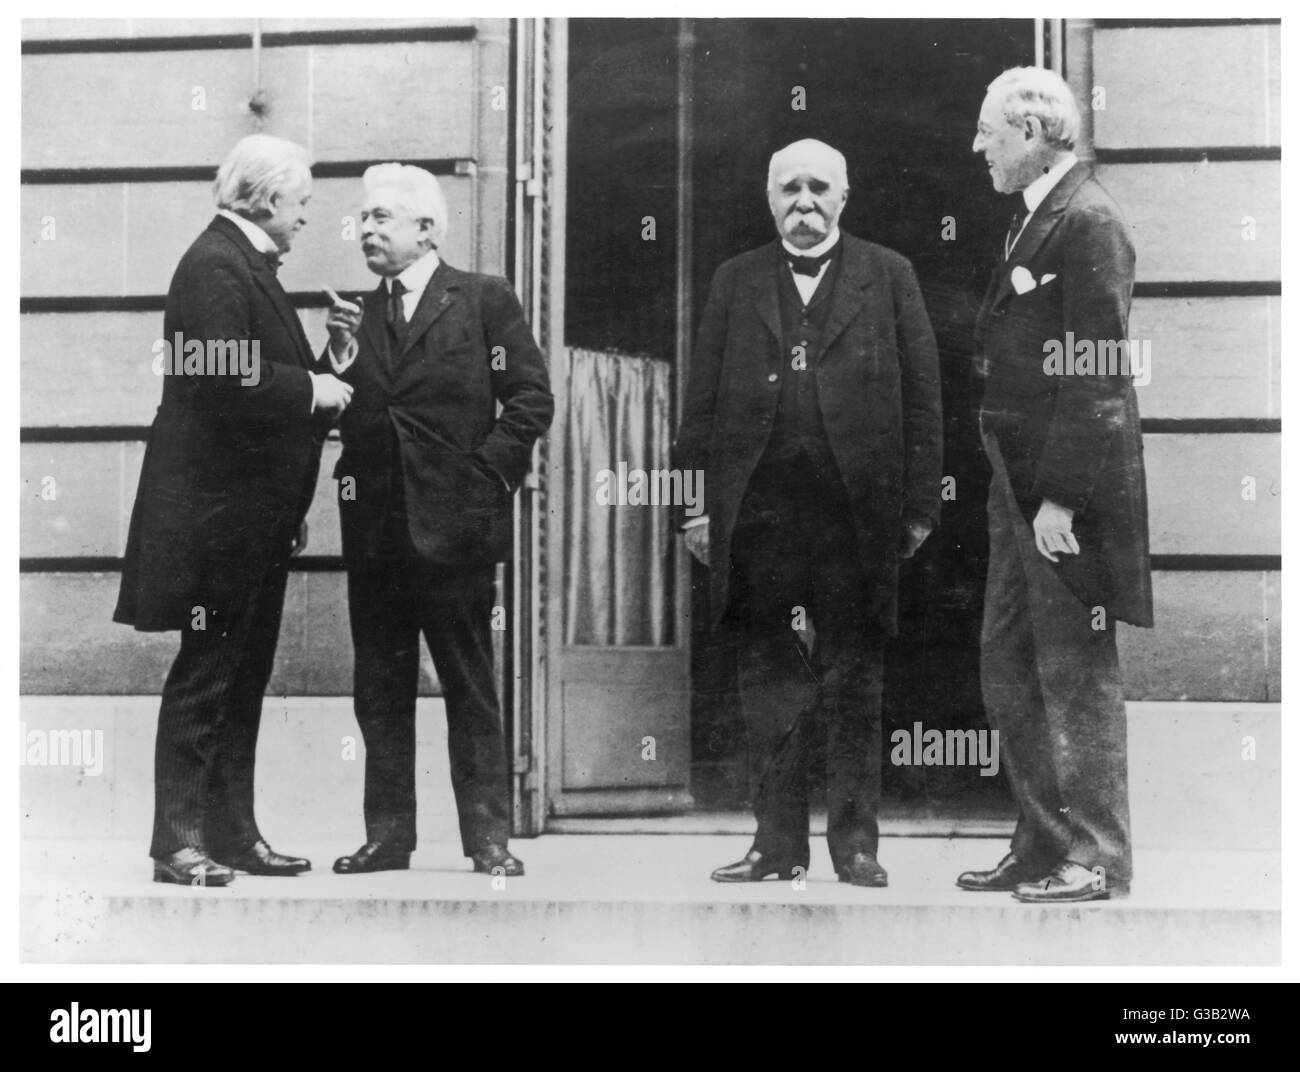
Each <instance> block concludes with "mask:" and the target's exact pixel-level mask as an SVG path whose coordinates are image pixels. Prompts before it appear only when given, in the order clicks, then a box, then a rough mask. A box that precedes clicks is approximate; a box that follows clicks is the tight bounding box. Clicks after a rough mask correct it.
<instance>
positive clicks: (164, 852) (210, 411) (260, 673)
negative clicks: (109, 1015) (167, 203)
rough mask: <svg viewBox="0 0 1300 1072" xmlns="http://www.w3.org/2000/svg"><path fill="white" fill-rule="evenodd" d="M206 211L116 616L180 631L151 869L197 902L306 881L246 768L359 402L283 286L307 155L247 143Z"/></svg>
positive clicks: (167, 339) (176, 305)
mask: <svg viewBox="0 0 1300 1072" xmlns="http://www.w3.org/2000/svg"><path fill="white" fill-rule="evenodd" d="M214 194H215V199H216V202H217V205H218V209H219V211H218V213H217V216H216V218H215V219H214V220H213V221H212V222H211V223H210V224H209V225H208V227H207V229H206V230H205V231H204V232H203V233H202V234H201V235H199V237H198V239H196V240H195V242H194V244H193V245H191V246H190V248H189V249H188V250H187V251H186V253H185V255H184V256H183V257H182V258H181V261H180V264H179V266H178V267H177V269H176V273H175V274H174V275H173V276H172V281H171V286H170V287H169V288H168V291H167V305H166V309H165V312H164V314H163V340H162V343H161V344H160V346H155V348H154V353H155V355H156V358H157V357H162V358H164V360H163V361H162V362H160V363H159V365H160V367H161V369H162V371H164V372H165V373H166V374H167V375H166V377H165V379H164V380H163V390H162V404H161V405H160V406H159V407H158V413H157V416H156V417H155V418H154V422H153V427H152V429H151V430H150V433H149V444H148V446H147V448H146V449H145V456H144V466H143V469H142V471H141V473H140V485H139V490H138V492H137V494H136V500H135V508H134V510H133V511H132V515H131V527H130V533H129V537H128V540H127V549H126V557H125V560H124V562H123V568H122V583H121V591H120V594H119V598H118V603H117V608H116V610H115V611H114V614H113V618H114V620H115V621H118V622H124V623H126V624H129V625H134V626H135V628H136V629H139V630H145V631H161V630H171V629H179V630H180V631H181V646H180V652H179V653H178V654H177V656H176V661H175V662H174V663H173V664H172V668H171V672H170V673H169V674H168V675H167V680H166V683H165V684H164V686H163V693H162V705H161V708H160V710H159V713H158V735H157V742H156V746H155V760H154V762H155V774H154V791H155V804H154V828H153V844H152V847H151V848H150V855H151V856H152V857H153V859H154V878H155V880H156V881H159V882H174V883H181V884H185V885H203V886H224V885H226V884H228V883H229V882H230V881H231V880H232V879H233V877H234V871H235V870H242V871H247V872H249V873H251V874H261V875H296V874H298V873H300V872H302V871H306V870H308V869H309V868H310V866H311V865H310V863H309V862H308V861H307V860H305V859H302V858H300V857H289V856H283V855H281V854H279V853H277V852H274V851H272V849H271V848H270V846H269V845H268V844H267V843H266V840H265V839H264V838H263V837H262V835H261V833H260V832H259V830H258V826H257V821H256V819H255V818H254V816H253V760H254V755H255V752H256V748H257V731H258V725H259V722H260V719H261V711H262V694H263V693H264V692H265V690H266V683H267V680H268V678H269V677H270V674H271V668H272V664H273V662H274V659H275V647H276V641H277V639H278V636H279V631H280V614H281V610H282V608H283V605H284V592H285V583H286V579H287V576H288V570H289V557H290V554H292V553H296V551H299V550H301V548H302V544H303V542H304V540H305V528H304V527H303V518H304V516H305V515H306V512H307V507H308V506H309V505H310V502H311V496H312V492H313V491H314V490H315V486H316V473H317V469H318V468H319V465H320V450H321V443H322V442H323V439H324V436H325V433H326V432H327V431H328V428H329V424H330V423H331V421H332V420H333V419H334V418H335V417H336V416H337V415H338V414H339V413H340V412H341V411H342V410H343V409H344V408H345V407H346V405H347V402H348V399H349V398H350V396H351V394H352V388H351V387H349V386H348V385H347V384H345V383H343V382H342V381H341V380H339V379H338V378H336V377H335V376H334V375H333V374H332V373H331V372H329V370H328V368H326V369H324V370H323V371H322V370H321V369H320V368H319V363H318V362H317V360H316V359H315V357H314V356H313V353H312V350H311V347H310V346H309V345H308V343H307V339H306V337H305V336H304V335H303V330H302V325H301V323H300V322H299V320H298V316H297V314H296V312H295V311H294V308H293V306H292V304H290V302H289V298H288V296H287V295H286V294H285V292H284V290H283V288H282V287H281V286H280V283H279V280H278V279H277V278H276V268H277V267H278V265H279V259H280V256H281V255H282V254H284V253H287V252H288V251H289V249H290V247H291V246H292V244H293V239H294V236H295V235H296V234H297V233H298V231H299V230H300V229H301V228H302V227H303V226H304V225H305V224H306V219H305V217H304V212H305V209H306V205H307V201H308V199H309V198H310V197H311V169H310V167H309V166H308V162H307V157H306V154H305V153H304V151H303V150H302V148H301V147H300V146H298V145H295V144H293V143H292V142H288V141H284V140H283V139H280V138H274V137H271V136H269V135H260V134H258V135H252V136H250V137H248V138H245V139H244V140H243V141H241V142H240V143H239V144H238V145H236V146H235V148H234V149H233V150H232V151H231V153H230V155H229V156H227V157H226V159H225V161H224V162H223V163H222V165H221V167H220V169H219V170H218V172H217V180H216V184H215V187H214ZM160 348H161V349H162V351H163V352H162V353H161V354H159V349H160ZM156 358H155V360H156ZM156 367H159V366H156Z"/></svg>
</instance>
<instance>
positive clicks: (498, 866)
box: [470, 842, 524, 878]
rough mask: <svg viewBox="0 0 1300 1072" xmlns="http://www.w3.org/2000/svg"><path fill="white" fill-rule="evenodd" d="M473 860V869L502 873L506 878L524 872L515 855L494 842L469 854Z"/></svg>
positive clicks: (516, 876)
mask: <svg viewBox="0 0 1300 1072" xmlns="http://www.w3.org/2000/svg"><path fill="white" fill-rule="evenodd" d="M470 859H471V860H473V861H474V870H475V871H481V872H483V873H484V874H487V875H504V876H505V877H506V878H518V877H519V876H520V875H522V874H523V873H524V864H523V861H522V860H520V859H519V858H518V857H517V856H511V855H510V850H509V849H507V848H506V847H505V846H504V845H498V844H496V843H495V842H493V843H491V844H489V845H484V846H483V848H481V849H479V850H478V852H476V853H474V854H473V855H471V856H470Z"/></svg>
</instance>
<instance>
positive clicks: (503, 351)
mask: <svg viewBox="0 0 1300 1072" xmlns="http://www.w3.org/2000/svg"><path fill="white" fill-rule="evenodd" d="M1112 6H1113V5H1112ZM463 8H464V10H465V11H466V12H467V13H465V14H460V15H458V14H447V13H446V12H445V11H443V10H442V9H441V8H430V9H428V10H432V11H434V14H433V15H431V16H425V15H422V14H419V13H418V9H417V13H410V12H408V13H406V14H403V15H400V16H397V15H383V16H381V15H375V16H374V17H371V16H369V15H365V14H362V15H359V16H358V15H356V14H355V13H354V14H349V15H348V16H347V17H343V15H342V13H340V15H339V17H326V16H327V13H325V12H322V11H321V10H320V9H316V10H315V11H311V12H310V15H308V14H306V13H301V12H300V13H298V14H291V15H284V16H275V17H272V16H269V15H260V16H257V17H227V16H226V15H224V14H223V13H222V12H221V11H220V10H219V9H212V10H211V12H210V13H205V14H202V15H200V14H199V13H197V12H194V13H191V12H185V13H184V17H148V18H117V17H109V16H107V15H104V14H100V13H96V14H95V15H94V16H90V15H84V16H77V17H71V16H64V17H30V13H29V15H28V17H24V18H22V19H21V22H20V24H19V33H20V38H21V40H20V46H21V47H20V53H21V54H20V57H19V60H20V62H19V69H18V72H17V78H18V79H19V80H20V85H21V90H20V95H21V120H20V131H19V132H18V136H19V141H18V146H17V155H19V157H20V159H21V166H20V171H21V181H20V187H19V215H20V258H19V266H18V279H17V289H18V291H19V295H18V305H19V312H18V316H17V321H18V322H17V343H18V347H19V353H18V359H19V362H18V363H19V368H20V377H21V380H20V392H19V393H18V395H19V397H18V399H17V401H16V408H17V409H18V411H19V412H18V422H19V428H18V433H19V434H18V437H17V438H18V443H17V454H18V469H19V481H20V492H21V501H20V509H19V518H18V537H17V540H18V544H19V548H18V554H19V577H18V585H17V591H16V593H15V594H14V596H13V608H12V610H11V618H12V619H13V620H14V621H15V622H16V628H17V635H16V640H15V644H14V647H16V649H17V660H16V663H17V667H16V677H17V682H16V685H17V688H16V692H17V696H16V698H15V706H16V708H17V712H18V721H19V727H18V728H17V741H18V752H19V755H18V767H19V770H18V775H17V787H16V788H17V798H18V799H17V805H18V823H17V838H18V840H17V843H16V845H15V846H14V849H13V853H12V856H11V859H12V860H13V861H14V864H15V866H14V867H13V868H12V870H13V877H12V879H11V885H12V886H14V887H15V888H16V892H17V898H16V900H17V914H18V919H17V952H16V960H17V962H18V965H19V966H20V967H23V968H28V969H31V968H34V967H37V966H45V967H46V968H48V969H49V970H51V971H54V970H58V971H60V972H62V973H63V976H62V977H69V978H71V977H76V973H77V971H83V972H84V971H89V970H92V968H93V967H94V966H105V965H117V966H136V967H142V966H158V965H174V966H182V967H183V968H184V969H186V970H187V971H188V973H189V974H190V975H193V973H194V971H195V970H196V969H200V968H202V969H214V970H215V969H217V968H219V967H220V966H229V965H244V966H266V967H271V966H285V967H288V968H295V969H298V970H299V971H309V970H310V969H311V966H313V965H321V966H324V965H333V966H336V967H337V966H352V967H353V968H356V969H361V968H363V967H365V966H372V967H373V966H389V967H390V968H391V969H393V970H394V971H396V970H398V969H412V970H414V969H415V968H420V969H421V970H423V969H426V968H427V969H431V970H432V969H439V968H446V967H447V966H454V965H461V966H477V967H480V968H490V967H494V966H495V967H499V966H507V965H513V966H521V967H524V968H534V969H537V968H545V967H551V966H576V967H577V968H586V969H593V970H594V969H599V968H602V967H608V966H615V965H643V966H659V967H664V968H677V969H682V970H687V969H692V970H694V969H699V970H704V969H712V968H731V969H736V968H746V967H754V968H759V967H764V968H769V969H771V968H777V969H780V968H783V967H789V968H794V967H804V968H815V969H828V970H829V969H841V968H871V969H882V970H902V969H918V970H920V969H924V970H926V971H929V970H935V971H940V970H942V969H969V968H975V967H982V968H989V969H1018V970H1020V971H1021V972H1022V977H1026V976H1025V974H1024V973H1032V972H1034V971H1039V970H1042V971H1044V972H1047V971H1049V970H1050V971H1057V972H1058V973H1059V972H1060V971H1061V970H1063V969H1095V968H1103V967H1104V968H1108V969H1116V970H1129V969H1165V970H1169V971H1170V973H1171V975H1173V974H1176V973H1174V972H1173V969H1183V970H1185V971H1191V972H1192V973H1193V975H1194V973H1195V972H1196V971H1197V970H1205V971H1207V972H1208V971H1211V970H1218V969H1242V970H1252V971H1253V970H1263V969H1281V968H1284V967H1285V963H1286V960H1287V958H1286V957H1285V956H1284V949H1283V925H1282V904H1283V883H1282V867H1283V848H1284V836H1283V830H1284V826H1283V813H1284V807H1283V791H1284V780H1285V775H1286V773H1287V772H1285V771H1284V762H1283V746H1282V741H1283V727H1282V722H1283V709H1282V667H1283V661H1284V660H1283V650H1282V643H1281V605H1282V590H1281V576H1282V574H1281V566H1282V498H1281V491H1282V488H1281V480H1282V436H1281V431H1282V419H1281V418H1282V404H1281V399H1282V394H1281V364H1282V339H1283V326H1282V315H1281V301H1282V282H1281V279H1282V257H1283V248H1284V243H1283V241H1282V206H1281V200H1282V197H1281V194H1282V182H1281V168H1282V164H1281V159H1282V150H1281V140H1282V88H1281V87H1282V69H1281V67H1282V60H1281V19H1279V18H1234V17H1222V16H1223V15H1224V12H1222V11H1220V12H1219V14H1220V16H1221V17H1218V18H1199V17H1192V13H1191V12H1188V13H1187V14H1184V15H1183V16H1180V17H1163V18H1064V17H1053V16H1052V13H1051V12H1048V11H1042V12H1037V11H1035V10H1034V9H1033V8H1032V7H1025V8H1022V9H1020V10H1017V11H1016V12H1014V13H1013V14H1007V13H1006V12H1005V11H1004V10H1000V9H999V8H997V7H996V6H989V7H987V8H982V7H981V6H979V5H977V6H975V7H972V8H969V9H961V10H958V9H952V10H950V11H945V12H944V13H942V14H939V13H931V12H928V11H926V12H924V17H923V13H922V9H918V10H917V11H916V12H915V13H913V12H912V11H910V10H909V11H908V12H893V11H881V10H880V9H867V8H863V9H861V10H860V11H846V10H843V9H840V8H837V9H836V10H835V14H834V15H833V16H832V15H827V14H824V13H823V12H821V11H819V10H817V9H815V8H813V9H808V10H806V11H803V10H799V9H793V8H788V7H787V8H779V7H773V6H768V5H764V6H760V5H751V6H750V7H749V8H742V9H740V10H737V11H732V12H729V13H728V14H726V15H715V14H714V13H712V12H710V11H709V9H708V8H707V7H704V8H701V9H700V12H699V14H697V15H688V14H683V13H681V12H677V11H673V12H668V11H665V12H664V13H663V14H658V13H654V12H652V11H651V12H639V11H634V10H628V11H627V12H613V11H600V10H596V11H593V12H590V13H588V14H584V15H582V16H576V15H562V14H556V15H550V14H544V13H541V12H538V13H530V14H527V15H515V16H512V15H510V14H509V13H508V12H503V13H498V14H495V15H493V16H491V17H479V16H476V15H474V14H470V13H468V12H470V11H472V10H473V5H463ZM352 10H353V12H355V11H356V10H357V9H355V8H354V9H352ZM177 13H178V14H180V11H179V10H178V12H177ZM1167 14H1172V13H1167ZM1228 14H1231V13H1228ZM597 16H599V17H597ZM797 16H799V17H797ZM802 16H807V17H802ZM882 16H888V17H882ZM900 16H907V17H900ZM1292 736H1293V735H1292ZM1292 743H1294V742H1292ZM1292 834H1294V831H1293V830H1292ZM50 966H53V967H50ZM1292 967H1294V965H1292ZM1028 977H1030V978H1032V974H1028ZM1164 1004H1165V1006H1168V1005H1169V1004H1170V1001H1168V1000H1166V1001H1165V1002H1164ZM1220 1004H1226V1005H1229V1006H1230V1005H1233V1004H1234V1003H1233V1002H1232V1001H1230V1000H1228V1001H1225V1002H1221V1003H1220ZM1237 1004H1241V1003H1240V1002H1237ZM1125 1015H1126V1016H1127V1013H1126V1014H1125ZM1116 1016H1117V1018H1118V1013H1117V1014H1116ZM76 1020H77V1013H76V1010H75V1008H74V1009H73V1011H72V1012H71V1014H70V1017H69V1024H68V1026H67V1027H66V1033H68V1034H69V1039H68V1040H70V1041H74V1042H75V1041H77V1030H78V1026H77V1022H76ZM1117 1022H1118V1020H1117ZM1130 1028H1131V1029H1132V1030H1135V1031H1137V1030H1149V1029H1150V1025H1149V1024H1136V1026H1135V1025H1130V1027H1129V1028H1126V1027H1117V1028H1116V1030H1129V1029H1130ZM1170 1029H1171V1028H1170V1027H1169V1025H1168V1023H1166V1024H1165V1026H1163V1027H1160V1028H1159V1030H1162V1031H1163V1030H1170ZM1220 1029H1222V1031H1224V1032H1228V1033H1233V1032H1238V1031H1240V1032H1245V1033H1247V1034H1248V1033H1249V1031H1250V1029H1251V1025H1250V1024H1249V1023H1243V1024H1239V1025H1231V1024H1224V1023H1218V1024H1213V1025H1209V1024H1201V1023H1194V1022H1192V1020H1190V1019H1188V1020H1187V1021H1186V1022H1185V1023H1181V1026H1179V1025H1175V1026H1174V1027H1173V1028H1172V1030H1175V1031H1187V1032H1201V1031H1209V1032H1213V1033H1214V1034H1215V1035H1216V1036H1217V1035H1218V1033H1219V1032H1220ZM59 1030H62V1029H60V1028H59V1027H58V1025H57V1018H56V1025H55V1027H54V1028H51V1032H52V1034H51V1039H52V1041H53V1042H59V1041H64V1040H63V1039H60V1038H56V1037H55V1035H56V1034H57V1033H58V1031H59ZM1207 1037H1209V1036H1207ZM81 1038H82V1041H85V1038H86V1036H85V1035H84V1033H83V1035H82V1036H81ZM1196 1038H1197V1039H1199V1038H1200V1036H1199V1034H1198V1035H1197V1036H1196ZM1175 1041H1177V1040H1175ZM1214 1041H1220V1042H1229V1043H1231V1042H1234V1041H1245V1042H1248V1041H1249V1038H1248V1037H1247V1038H1245V1039H1241V1040H1237V1039H1236V1038H1235V1037H1234V1038H1232V1039H1227V1038H1224V1039H1215V1040H1214Z"/></svg>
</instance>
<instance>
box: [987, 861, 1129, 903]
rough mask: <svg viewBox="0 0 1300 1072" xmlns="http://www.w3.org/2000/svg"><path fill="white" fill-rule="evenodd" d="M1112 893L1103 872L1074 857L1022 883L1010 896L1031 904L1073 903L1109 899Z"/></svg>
mask: <svg viewBox="0 0 1300 1072" xmlns="http://www.w3.org/2000/svg"><path fill="white" fill-rule="evenodd" d="M1110 892H1111V891H1110V890H1108V889H1107V888H1106V884H1105V882H1103V881H1102V878H1101V876H1100V875H1096V874H1093V872H1092V871H1090V870H1088V868H1086V867H1084V866H1083V865H1082V864H1076V863H1075V862H1074V861H1073V860H1062V861H1061V862H1060V863H1059V864H1057V865H1056V866H1055V867H1054V868H1052V870H1051V872H1050V873H1048V874H1047V875H1046V876H1044V877H1043V878H1041V879H1039V881H1037V882H1022V883H1021V884H1020V885H1019V886H1017V887H1016V891H1015V893H1013V894H1012V895H1011V896H1012V897H1014V898H1015V899H1016V900H1017V901H1025V902H1027V903H1030V904H1073V903H1074V902H1076V901H1105V900H1109V899H1110Z"/></svg>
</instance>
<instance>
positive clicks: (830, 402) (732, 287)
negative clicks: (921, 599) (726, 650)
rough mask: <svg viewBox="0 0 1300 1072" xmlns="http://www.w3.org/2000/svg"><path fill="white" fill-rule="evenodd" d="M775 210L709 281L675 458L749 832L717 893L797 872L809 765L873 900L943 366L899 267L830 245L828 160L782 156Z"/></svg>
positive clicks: (848, 874)
mask: <svg viewBox="0 0 1300 1072" xmlns="http://www.w3.org/2000/svg"><path fill="white" fill-rule="evenodd" d="M767 198H768V206H769V208H770V210H771V212H772V218H773V220H774V222H775V224H776V229H777V237H776V239H774V240H773V241H772V242H770V243H769V244H767V245H765V246H762V247H760V248H758V249H755V250H751V251H750V252H748V253H743V254H741V255H740V256H739V257H735V258H733V259H732V260H729V261H727V262H726V263H725V264H724V265H722V267H721V268H719V269H718V271H717V273H716V274H715V275H714V277H713V283H712V286H711V288H710V291H709V299H708V303H707V304H706V306H705V308H704V313H703V316H702V317H701V321H700V330H699V336H698V340H697V342H696V346H695V351H694V353H693V355H692V361H691V368H690V378H689V384H688V387H687V391H686V402H685V407H684V411H683V415H682V422H681V427H680V429H679V431H678V435H677V442H676V445H675V464H676V465H677V466H678V467H679V468H681V469H684V470H685V469H693V470H700V471H703V473H704V476H705V479H704V488H705V489H706V496H707V499H706V508H707V511H708V513H707V517H705V518H702V519H701V520H700V522H699V523H696V522H688V523H687V525H686V526H685V534H686V537H685V538H686V542H687V546H688V547H689V548H690V550H691V552H692V553H693V554H694V555H695V556H696V557H697V558H698V559H700V561H701V562H704V563H705V564H707V565H708V566H709V569H710V573H711V585H710V616H711V618H712V623H713V625H714V626H715V627H719V626H723V625H724V624H725V625H727V626H729V627H731V628H733V629H735V630H736V631H737V633H738V635H739V638H740V643H739V646H738V683H739V690H740V699H741V706H742V710H743V711H744V716H745V722H746V728H747V730H748V733H749V742H750V745H749V747H750V769H751V771H752V772H753V774H754V797H753V799H754V811H755V815H756V817H757V820H758V832H757V834H756V836H755V838H754V843H753V846H752V848H751V849H750V851H749V853H748V854H747V855H746V856H745V858H744V859H742V860H740V861H738V862H737V863H734V864H730V865H728V866H726V867H722V868H719V869H718V870H717V871H715V872H714V873H713V876H712V877H713V879H714V881H716V882H757V881H761V880H762V879H764V878H766V877H768V876H769V875H777V876H780V877H783V878H785V877H790V876H791V875H797V874H799V873H801V869H804V870H806V869H807V867H808V864H809V843H808V837H809V815H808V784H807V782H808V774H809V767H810V765H811V764H812V763H813V761H814V758H815V756H816V754H817V753H818V751H821V752H822V753H823V754H824V756H825V766H826V795H827V810H828V821H827V841H828V842H829V845H830V854H831V863H832V866H833V867H834V869H835V871H836V873H837V875H838V876H839V879H840V881H841V882H850V883H852V884H854V885H857V886H885V885H887V884H888V877H887V875H886V872H885V869H884V868H883V867H882V866H881V865H880V863H879V860H878V859H877V850H878V843H879V827H878V823H877V811H878V810H879V805H880V779H881V770H880V762H881V685H882V671H883V663H882V655H883V648H884V642H885V639H886V637H887V636H889V635H892V634H893V633H895V632H896V630H897V620H896V619H897V602H898V571H899V559H900V558H910V557H911V556H912V555H913V554H914V553H915V552H916V550H917V548H919V547H920V546H921V544H922V542H923V541H924V540H925V539H926V537H927V536H928V535H929V533H930V531H931V529H932V528H933V526H934V525H935V524H936V523H937V521H938V516H939V490H940V465H941V460H942V456H943V449H942V432H943V429H942V421H941V415H940V406H941V402H940V383H939V358H938V351H937V348H936V346H935V340H934V334H933V332H932V331H931V328H930V322H929V319H928V318H927V316H926V312H925V304H924V302H923V301H922V298H921V290H920V286H919V285H918V283H917V279H916V275H915V273H914V272H913V270H912V266H911V265H910V264H909V263H908V262H907V261H906V260H905V259H904V258H903V257H901V256H899V255H898V254H897V253H895V252H893V251H892V250H889V249H885V248H884V247H883V246H878V245H875V244H874V243H871V242H865V241H863V240H862V239H859V238H855V237H854V236H853V235H850V234H844V233H842V232H841V231H840V228H839V219H840V214H841V213H842V211H843V209H844V206H845V203H846V202H847V200H848V174H847V168H846V165H845V160H844V157H843V155H842V154H840V153H839V152H838V151H836V150H835V149H833V148H831V147H830V146H829V145H826V144H824V143H823V142H820V141H812V140H808V141H799V142H795V143H794V144H793V145H788V146H786V147H785V148H784V149H782V150H781V151H779V152H778V153H776V154H775V155H774V156H773V157H772V160H771V165H770V167H769V169H768V182H767ZM814 638H815V639H814ZM823 741H824V745H823V744H822V742H823Z"/></svg>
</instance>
